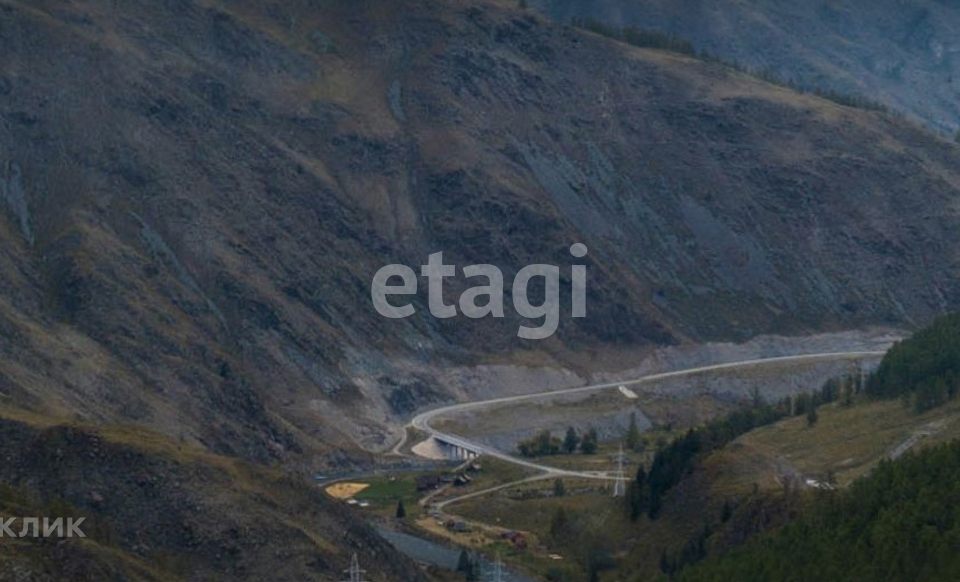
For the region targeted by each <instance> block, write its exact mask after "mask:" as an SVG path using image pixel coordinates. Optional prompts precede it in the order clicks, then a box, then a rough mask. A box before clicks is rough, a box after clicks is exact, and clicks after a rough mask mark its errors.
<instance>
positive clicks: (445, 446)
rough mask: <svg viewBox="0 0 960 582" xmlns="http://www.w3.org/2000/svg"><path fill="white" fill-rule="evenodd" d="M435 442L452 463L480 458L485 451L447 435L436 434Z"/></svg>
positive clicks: (434, 436)
mask: <svg viewBox="0 0 960 582" xmlns="http://www.w3.org/2000/svg"><path fill="white" fill-rule="evenodd" d="M433 440H435V441H436V442H437V445H439V447H440V450H441V451H443V454H444V456H445V457H446V458H447V459H449V460H451V461H466V460H469V459H473V458H474V457H479V456H480V455H481V454H482V453H483V451H482V450H481V449H480V447H478V446H477V445H475V444H473V443H471V442H469V441H466V440H463V439H460V438H457V437H454V436H451V435H446V434H435V435H433Z"/></svg>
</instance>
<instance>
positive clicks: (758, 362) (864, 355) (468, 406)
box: [394, 351, 886, 503]
mask: <svg viewBox="0 0 960 582" xmlns="http://www.w3.org/2000/svg"><path fill="white" fill-rule="evenodd" d="M884 353H886V352H882V351H879V352H829V353H820V354H802V355H797V356H780V357H774V358H759V359H754V360H742V361H738V362H727V363H724V364H711V365H709V366H699V367H696V368H688V369H685V370H677V371H675V372H661V373H659V374H650V375H648V376H644V377H642V378H637V379H634V380H626V381H623V382H610V383H607V384H593V385H590V386H580V387H576V388H564V389H560V390H549V391H546V392H537V393H534V394H521V395H519V396H505V397H502V398H493V399H490V400H479V401H476V402H466V403H462V404H452V405H449V406H443V407H441V408H435V409H433V410H428V411H426V412H422V413H420V414H418V415H417V416H415V417H414V418H413V420H411V421H410V424H409V425H408V426H409V427H411V428H414V429H417V430H419V431H422V432H424V433H426V434H428V435H430V436H432V437H434V438H437V439H439V440H442V441H445V442H447V443H450V444H453V445H455V446H459V447H462V448H465V449H469V450H473V451H477V452H479V453H480V454H481V455H485V456H488V457H492V458H495V459H499V460H502V461H505V462H508V463H512V464H514V465H519V466H521V467H525V468H527V469H533V470H535V471H540V472H541V473H542V475H539V476H537V478H543V479H546V478H550V477H576V478H581V479H602V480H608V481H609V480H615V479H617V477H614V476H611V475H610V474H609V473H606V472H598V471H573V470H567V469H558V468H556V467H550V466H548V465H543V464H540V463H536V462H533V461H529V460H526V459H521V458H518V457H515V456H513V455H508V454H506V453H503V452H501V451H499V450H497V449H494V448H492V447H488V446H486V445H482V444H480V443H475V442H472V441H469V440H468V439H465V438H463V437H460V436H457V435H452V434H448V433H444V432H441V431H439V430H437V429H435V428H433V427H431V426H430V421H431V420H433V419H435V418H436V417H438V416H442V415H447V414H453V413H459V412H464V411H468V410H477V409H481V408H487V407H491V406H498V405H501V404H510V403H514V402H523V401H528V400H539V399H545V398H553V397H556V396H564V395H568V394H580V393H586V392H597V391H601V390H609V389H617V388H618V387H619V386H635V385H638V384H648V383H652V382H659V381H662V380H669V379H673V378H682V377H684V376H693V375H696V374H703V373H707V372H719V371H723V370H734V369H738V368H749V367H756V366H769V365H775V364H798V363H805V362H829V361H834V360H865V359H874V358H879V357H881V356H883V354H884ZM405 432H406V431H405ZM404 442H406V437H405V436H404V438H403V439H402V440H401V441H400V443H398V444H397V445H396V446H395V447H394V451H397V450H398V447H399V446H402V445H403V443H404ZM478 493H481V492H478ZM452 501H454V500H450V501H448V502H447V503H450V502H452Z"/></svg>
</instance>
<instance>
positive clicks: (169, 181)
mask: <svg viewBox="0 0 960 582" xmlns="http://www.w3.org/2000/svg"><path fill="white" fill-rule="evenodd" d="M0 34H2V37H3V38H4V39H5V40H4V42H3V43H2V47H0V90H2V93H3V95H2V99H0V168H2V171H0V178H2V179H0V184H2V197H3V206H4V215H5V216H4V219H3V220H2V221H0V240H2V243H3V245H4V248H5V249H6V250H5V252H4V253H3V254H2V256H0V329H2V334H0V354H2V356H3V357H2V358H0V405H2V406H3V407H5V408H9V409H25V410H29V411H32V412H33V413H36V414H42V415H47V416H50V417H56V418H61V419H79V420H82V421H84V422H90V423H100V424H112V423H117V422H124V423H135V424H139V425H142V426H147V427H150V428H152V429H154V430H157V431H159V432H161V433H163V434H166V435H168V436H169V437H172V438H175V439H178V440H183V441H184V442H188V443H196V444H199V445H201V446H203V447H205V448H207V449H208V450H211V451H214V452H217V453H221V454H227V455H234V456H240V457H243V458H246V459H250V460H254V461H259V462H268V461H271V460H273V459H278V458H279V459H285V460H288V461H289V460H291V459H293V460H303V459H305V461H304V462H305V463H308V464H310V465H313V466H316V465H318V464H324V465H330V464H337V463H338V462H340V459H342V458H344V457H343V456H341V452H342V451H344V450H346V451H347V452H348V453H349V454H351V455H356V454H359V452H358V448H357V444H356V443H360V444H362V445H363V446H364V447H382V446H384V445H385V444H386V445H389V443H388V442H387V440H388V439H389V436H390V435H389V433H388V432H387V431H386V430H385V428H386V427H388V426H389V425H390V424H391V423H394V422H396V419H397V418H398V416H397V415H399V414H403V413H405V411H407V410H409V409H410V408H412V407H415V406H419V405H423V404H424V403H429V402H434V401H438V400H442V399H446V398H450V397H451V396H450V394H449V393H448V391H447V388H446V387H445V386H444V385H441V384H439V383H438V382H436V381H435V377H436V376H435V375H434V374H435V373H436V371H437V370H440V369H443V368H444V367H445V366H449V365H451V364H471V363H475V362H479V361H485V362H490V361H502V360H509V359H517V358H526V357H529V358H547V359H549V360H550V361H555V362H565V361H573V360H575V359H576V358H577V357H580V358H586V359H587V360H589V358H590V357H592V355H593V354H595V353H597V352H602V351H603V350H625V351H630V350H633V351H634V352H635V353H642V352H643V350H647V349H650V348H652V347H655V346H662V345H668V344H675V343H683V342H690V341H698V340H707V339H725V340H731V339H744V338H748V337H752V336H755V335H757V334H760V333H785V334H789V333H804V332H808V331H814V330H816V331H829V330H836V329H845V328H856V327H860V326H865V325H873V324H881V325H882V324H896V325H907V326H909V325H914V324H917V323H920V322H923V321H926V320H928V319H929V318H930V317H932V316H933V315H935V314H937V313H940V312H942V311H943V310H945V309H948V308H951V307H957V305H958V303H960V292H958V291H957V290H958V289H960V286H958V285H957V281H958V276H960V270H958V258H960V257H958V252H957V248H956V246H955V245H954V244H953V243H952V241H953V238H954V235H955V233H956V232H957V229H958V226H960V214H958V200H960V198H958V192H960V173H958V171H957V168H958V167H960V165H958V162H960V151H958V149H957V147H956V146H954V145H953V144H950V143H947V142H945V141H941V140H939V139H937V138H936V137H933V136H931V135H930V134H928V133H925V132H924V131H923V130H921V129H919V128H918V127H915V126H913V125H910V124H908V123H905V122H902V121H899V120H897V119H893V118H890V117H887V116H884V115H882V114H879V113H876V112H868V111H862V110H857V109H851V108H848V107H842V106H839V105H837V104H834V103H830V102H826V101H823V100H820V99H817V98H815V97H811V96H803V95H798V94H796V93H794V92H791V91H789V90H786V89H783V88H780V87H776V86H773V85H769V84H766V83H764V82H761V81H758V80H757V79H754V78H752V77H749V76H746V75H743V74H741V73H737V72H734V71H731V70H730V69H728V68H726V67H724V66H722V65H719V64H716V63H712V64H711V63H704V62H700V61H697V60H693V59H689V58H684V57H680V56H676V55H672V54H668V53H663V52H657V51H648V50H639V49H635V48H632V47H629V46H626V45H621V44H618V43H614V42H612V41H610V40H609V39H605V38H601V37H598V36H595V35H592V34H587V33H583V32H580V31H576V30H572V29H569V28H566V27H562V26H557V25H554V24H551V23H549V22H548V21H546V20H544V19H542V18H540V17H537V16H534V15H532V14H530V13H526V12H523V11H520V10H518V9H517V8H516V6H515V4H514V3H513V2H508V3H497V2H467V1H459V0H419V1H417V0H409V1H408V0H404V1H402V2H398V1H396V0H390V1H387V0H364V1H357V2H349V3H344V2H307V1H306V0H302V1H291V2H284V3H267V4H264V3H259V2H252V1H248V0H231V1H226V0H204V1H201V0H179V1H172V0H170V1H161V2H156V1H153V2H147V1H141V0H133V1H130V2H124V3H122V5H117V4H116V3H113V2H106V1H101V0H95V1H92V2H86V3H64V2H55V1H36V2H34V1H31V2H26V1H20V0H2V1H0ZM574 242H582V243H584V244H586V245H587V247H588V248H589V249H590V250H589V255H588V257H587V258H586V259H585V261H586V264H588V267H589V278H588V317H586V318H585V319H576V320H574V319H571V318H570V317H569V315H570V312H569V309H568V308H567V307H566V306H568V305H569V289H570V285H569V278H568V276H567V275H564V280H563V281H562V284H561V290H562V298H563V302H564V306H565V307H564V311H563V313H562V314H561V324H560V329H559V331H558V333H557V334H556V335H555V336H554V337H553V338H551V339H549V340H544V341H542V342H531V341H523V340H519V339H518V338H517V337H516V331H517V326H518V325H519V323H521V320H520V318H519V316H517V315H516V314H515V312H514V311H513V310H512V309H511V308H510V305H511V302H510V281H511V280H512V279H513V275H514V273H516V271H517V270H518V269H520V268H521V267H523V266H525V265H527V264H532V263H551V264H555V265H559V266H561V267H562V268H563V272H564V273H569V270H568V269H569V265H570V264H572V263H573V262H574V261H575V260H574V259H573V258H572V257H571V256H570V253H569V252H568V249H569V247H570V245H571V244H572V243H574ZM439 251H443V252H444V259H445V260H446V262H447V263H454V264H456V265H458V266H459V267H463V266H465V265H468V264H473V263H492V264H495V265H497V266H499V267H500V268H501V269H503V271H504V274H505V278H506V281H507V289H506V295H507V297H506V303H507V306H508V308H507V310H506V311H507V317H506V318H504V319H503V320H494V319H490V318H487V319H482V320H467V319H466V318H464V317H463V316H458V317H456V318H452V319H449V320H440V319H436V318H433V317H432V316H430V315H429V314H428V310H427V296H426V289H425V287H426V285H421V286H420V294H419V295H418V297H417V299H416V301H415V305H416V307H417V309H418V314H417V315H415V316H413V317H410V318H408V319H404V320H386V319H385V318H383V317H381V316H380V315H378V314H377V312H376V311H375V309H374V308H373V305H372V302H371V301H370V282H371V280H372V278H373V275H374V273H375V272H376V271H377V270H378V269H379V268H380V267H381V266H383V265H386V264H388V263H401V264H405V265H410V266H412V267H413V268H414V269H415V270H417V271H419V267H418V266H419V265H420V264H422V263H424V262H425V261H426V257H427V255H428V254H430V253H433V252H439ZM467 286H468V285H467V283H466V281H465V280H464V279H463V278H462V276H460V277H457V278H456V279H454V280H452V281H451V282H449V283H448V284H447V290H448V297H447V302H448V303H452V302H454V301H455V300H456V298H457V297H458V296H459V294H460V292H461V291H462V290H463V289H464V288H466V287H467ZM578 354H579V355H578Z"/></svg>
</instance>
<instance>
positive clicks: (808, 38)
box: [530, 0, 960, 134]
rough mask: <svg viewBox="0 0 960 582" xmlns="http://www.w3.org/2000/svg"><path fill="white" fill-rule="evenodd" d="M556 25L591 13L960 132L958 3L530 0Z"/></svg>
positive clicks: (918, 0)
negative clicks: (864, 98)
mask: <svg viewBox="0 0 960 582" xmlns="http://www.w3.org/2000/svg"><path fill="white" fill-rule="evenodd" d="M530 5H531V6H534V7H536V8H538V9H541V10H544V11H545V12H548V13H549V14H551V15H553V16H554V17H555V18H557V19H558V20H560V21H562V22H567V21H569V20H570V19H571V18H574V17H577V18H585V17H593V18H598V19H600V20H602V21H606V22H609V23H611V24H614V25H619V26H636V27H640V28H644V29H650V30H660V31H663V32H667V33H670V34H674V35H678V36H680V37H683V38H685V39H687V40H690V41H692V42H693V44H694V45H695V46H696V48H697V49H699V50H705V51H707V52H710V53H712V54H714V55H718V56H720V57H722V58H724V59H726V60H730V61H737V62H739V63H742V64H744V65H747V66H749V67H752V68H755V69H759V70H770V71H772V72H774V73H775V74H776V75H777V76H779V77H781V78H783V79H787V80H790V81H792V82H794V83H796V84H798V85H801V86H805V87H810V88H814V87H818V88H822V89H829V90H833V91H838V92H840V93H846V94H855V95H862V96H865V97H868V98H870V99H875V100H878V101H880V102H882V103H884V104H886V105H888V106H890V107H891V108H893V109H896V110H898V111H902V112H906V113H907V114H909V115H910V116H911V117H913V118H915V119H918V120H921V121H923V122H924V123H927V124H929V125H930V126H931V127H934V128H937V129H938V130H942V131H945V132H948V133H950V134H953V133H954V132H956V131H957V130H958V129H960V106H958V100H957V96H958V94H960V58H958V53H960V42H958V41H957V37H956V34H955V32H954V31H956V30H957V27H958V26H960V7H958V6H957V5H956V4H955V3H951V2H944V1H942V0H907V1H902V0H880V1H871V0H840V1H831V2H790V1H789V0H745V1H741V0H721V1H719V2H715V1H710V2H702V1H697V0H688V1H684V2H676V1H672V0H607V1H598V0H593V1H583V0H531V1H530Z"/></svg>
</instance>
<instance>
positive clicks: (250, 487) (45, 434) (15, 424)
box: [0, 416, 424, 582]
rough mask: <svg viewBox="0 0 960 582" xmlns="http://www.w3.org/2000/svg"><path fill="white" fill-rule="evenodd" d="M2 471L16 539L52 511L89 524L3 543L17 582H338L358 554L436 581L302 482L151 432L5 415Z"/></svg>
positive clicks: (392, 574)
mask: <svg viewBox="0 0 960 582" xmlns="http://www.w3.org/2000/svg"><path fill="white" fill-rule="evenodd" d="M0 461H2V463H0V516H3V518H4V519H5V520H7V519H10V518H18V519H16V521H15V522H14V525H13V528H14V533H15V534H18V533H19V532H20V530H21V527H22V525H23V523H24V522H23V520H22V518H23V517H25V516H40V515H42V516H45V517H47V518H48V519H50V521H54V520H55V519H56V518H62V519H63V520H64V522H66V521H67V519H74V518H80V517H83V518H84V520H83V521H82V522H80V528H79V531H81V532H82V533H83V534H84V535H85V536H86V537H84V538H79V537H77V536H76V535H75V536H74V537H71V538H67V539H57V538H33V537H29V536H27V537H24V536H21V537H19V538H17V539H10V537H9V536H6V537H4V539H3V540H0V580H2V581H4V582H6V581H8V580H9V581H11V582H13V581H17V582H20V581H31V582H33V581H36V582H52V581H58V582H65V581H71V582H74V581H75V582H81V581H84V582H85V581H91V582H93V581H98V582H105V581H117V582H133V581H137V582H140V581H167V582H174V581H177V582H179V581H187V580H222V579H228V580H237V581H246V580H249V581H251V582H255V581H261V580H278V581H290V582H293V581H296V580H319V579H323V580H329V579H338V578H336V575H338V574H339V573H340V572H341V571H342V570H343V569H344V568H346V567H347V566H348V565H349V564H350V557H351V553H353V552H356V553H358V554H359V555H361V556H362V559H363V561H364V566H365V567H366V568H367V569H368V571H369V572H370V575H371V576H372V577H374V579H376V580H403V581H405V582H406V581H411V582H415V581H420V580H424V578H423V575H422V574H421V573H420V571H419V569H418V568H417V567H416V566H415V565H414V564H413V563H412V562H410V561H408V560H406V559H404V558H403V557H401V556H399V555H397V554H396V553H395V552H394V551H393V550H392V548H390V546H388V545H387V544H386V542H384V541H383V540H382V539H381V538H380V537H379V536H378V535H377V534H376V533H375V532H374V531H373V530H372V529H371V528H369V527H367V526H364V525H361V524H359V523H358V521H357V520H356V518H355V517H354V516H352V515H349V513H350V509H348V508H347V507H346V506H345V505H343V504H340V503H337V502H335V501H333V500H332V499H331V498H329V497H327V496H326V495H325V494H323V493H322V492H321V491H320V490H319V489H317V488H316V487H312V486H310V485H308V484H306V483H305V482H303V480H301V479H300V478H299V477H295V476H290V475H285V474H283V473H281V472H280V471H276V470H268V469H264V468H258V467H255V466H251V465H248V464H245V463H243V462H240V461H237V460H236V459H229V458H224V457H219V456H216V455H211V454H209V453H206V452H204V451H202V450H200V449H198V448H196V447H193V446H190V445H187V444H184V443H180V442H177V441H172V440H169V439H166V438H164V437H162V436H161V435H158V434H156V433H151V432H149V431H144V430H140V429H135V428H131V427H124V428H110V429H103V430H101V429H97V428H93V427H89V426H82V425H76V424H49V423H48V422H47V421H46V420H44V419H37V418H35V417H30V416H19V417H3V418H0ZM7 525H8V526H9V525H10V524H9V523H7ZM23 531H27V530H23Z"/></svg>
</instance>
